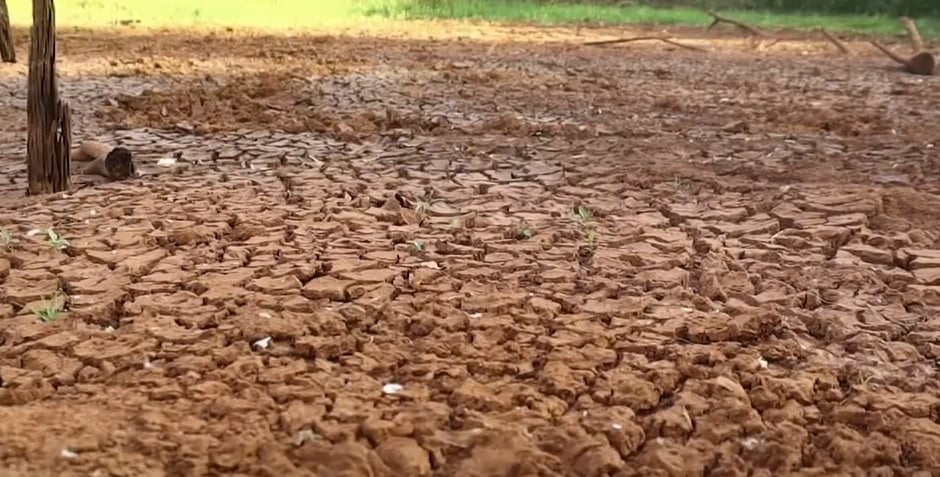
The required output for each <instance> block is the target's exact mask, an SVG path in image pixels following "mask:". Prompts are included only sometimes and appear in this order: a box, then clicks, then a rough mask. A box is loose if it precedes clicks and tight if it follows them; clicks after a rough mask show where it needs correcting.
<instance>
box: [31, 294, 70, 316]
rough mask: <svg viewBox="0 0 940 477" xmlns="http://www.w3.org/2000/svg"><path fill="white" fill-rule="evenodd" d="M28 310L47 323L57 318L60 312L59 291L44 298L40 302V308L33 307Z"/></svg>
mask: <svg viewBox="0 0 940 477" xmlns="http://www.w3.org/2000/svg"><path fill="white" fill-rule="evenodd" d="M30 311H32V312H33V314H34V315H36V316H37V317H38V318H39V321H42V322H43V323H48V322H50V321H55V320H57V319H59V314H60V313H62V303H60V302H59V293H58V292H56V293H53V294H52V296H51V297H49V298H46V299H44V300H43V302H42V308H40V309H38V310H37V309H35V308H32V309H30Z"/></svg>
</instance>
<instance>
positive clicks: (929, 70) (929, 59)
mask: <svg viewBox="0 0 940 477" xmlns="http://www.w3.org/2000/svg"><path fill="white" fill-rule="evenodd" d="M904 69H905V70H906V71H907V72H908V73H911V74H915V75H924V76H930V75H932V74H934V72H935V71H936V70H937V60H936V58H934V56H933V54H931V53H929V52H926V51H921V52H920V53H918V54H916V55H914V56H912V57H911V58H910V59H909V60H907V62H906V63H905V64H904Z"/></svg>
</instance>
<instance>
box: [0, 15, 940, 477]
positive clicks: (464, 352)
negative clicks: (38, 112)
mask: <svg viewBox="0 0 940 477" xmlns="http://www.w3.org/2000/svg"><path fill="white" fill-rule="evenodd" d="M435 28H436V29H435ZM461 28H463V27H457V26H453V25H451V26H446V25H444V26H436V27H435V26H431V25H428V26H427V29H426V30H424V31H422V34H423V35H424V36H425V38H415V35H412V36H411V37H408V36H407V35H404V34H390V35H385V36H384V37H382V36H381V35H378V34H371V35H351V34H350V35H335V36H326V35H320V36H310V35H308V36H304V35H297V36H293V37H274V36H264V35H254V36H245V35H242V34H235V33H226V32H221V33H218V32H216V33H205V34H193V33H191V34H187V35H183V34H180V33H174V32H163V33H161V34H157V35H155V34H150V33H141V32H137V33H134V32H111V33H108V32H105V33H101V32H97V33H90V32H65V33H63V34H62V35H61V42H60V55H61V66H60V70H61V90H62V93H63V95H64V97H65V99H67V100H68V101H69V102H70V103H71V105H72V107H73V108H74V109H75V111H76V112H75V136H76V137H75V139H76V141H78V140H80V139H83V138H85V139H93V138H94V139H101V140H104V141H108V142H110V143H112V144H115V145H117V144H120V145H123V146H125V147H128V148H130V149H131V150H132V151H133V152H134V153H135V154H136V156H137V158H138V161H139V162H140V167H141V169H142V170H143V171H144V172H145V173H146V174H145V175H144V176H143V177H141V178H139V179H135V180H132V181H128V182H125V183H117V184H103V183H101V182H100V181H96V180H93V179H90V178H87V177H81V176H76V177H75V181H74V186H73V189H72V190H71V191H69V192H68V193H65V194H55V195H50V196H46V197H39V198H24V197H23V195H24V194H23V191H24V183H25V166H24V164H23V159H22V158H23V155H24V152H25V144H26V141H25V130H24V126H25V98H26V89H25V71H26V67H25V65H24V64H22V63H21V64H19V65H0V83H2V85H3V91H4V93H5V94H3V95H2V96H0V145H2V148H0V167H2V169H3V171H4V174H5V177H6V178H7V180H5V181H3V182H4V183H3V185H2V186H0V196H2V200H3V207H2V208H0V226H2V227H3V230H4V231H6V232H7V234H8V235H9V239H8V240H7V237H6V236H4V237H2V238H3V239H4V241H5V242H8V243H4V244H3V251H2V253H0V257H2V258H0V280H2V293H0V298H2V299H0V379H2V383H0V442H2V443H3V444H2V445H0V467H2V469H3V471H2V474H3V475H4V476H7V475H9V476H52V475H55V476H97V477H103V476H135V477H137V476H201V475H245V476H248V475H263V476H264V475H267V476H277V477H286V476H295V475H296V476H300V475H307V476H309V475H318V476H323V477H342V476H347V477H360V476H390V477H391V476H417V477H420V476H428V475H437V476H456V477H470V476H473V477H497V476H591V477H594V476H619V477H626V476H699V475H711V476H737V475H740V476H745V475H750V476H772V475H796V474H799V475H857V476H861V475H869V476H892V475H897V476H900V475H906V476H907V475H914V476H918V475H920V476H927V475H937V472H940V402H938V393H940V383H938V376H937V366H938V358H940V315H938V311H940V242H938V238H940V198H938V195H937V193H938V190H940V187H938V174H940V160H938V156H937V152H936V151H937V148H936V147H935V146H936V145H937V141H938V140H940V88H938V80H937V79H936V78H918V77H912V76H907V75H905V74H903V73H901V72H898V71H896V70H894V69H891V67H889V65H888V64H887V63H886V62H885V60H884V59H883V58H880V57H878V56H874V55H873V54H871V53H870V52H869V50H866V49H865V46H864V44H863V43H853V44H852V47H853V48H856V49H858V50H859V51H860V52H861V53H860V54H858V55H856V56H853V57H852V58H851V59H846V58H843V57H840V56H837V54H836V53H834V52H833V51H832V50H831V49H830V48H828V47H826V46H825V45H820V44H809V43H796V42H785V43H781V44H778V45H774V46H773V47H771V48H765V49H753V48H751V47H750V46H749V45H748V44H747V42H745V41H741V40H736V39H734V38H731V37H729V35H727V34H723V36H722V37H721V38H718V37H716V38H712V39H707V38H698V39H688V40H687V41H690V42H695V43H696V44H698V45H701V46H705V47H707V48H709V49H710V52H708V53H698V52H694V51H688V50H682V49H675V48H670V47H667V46H666V45H659V44H653V45H644V44H639V43H636V44H630V45H627V46H622V47H609V48H599V47H584V46H579V45H578V44H577V43H576V42H578V41H583V40H585V39H587V38H597V37H600V36H603V35H605V34H610V32H600V31H594V32H592V31H587V30H582V31H580V32H576V31H565V30H542V31H539V30H533V29H523V28H517V29H506V28H503V29H498V28H492V27H483V26H480V27H473V28H470V27H466V29H464V30H461ZM467 32H470V33H467ZM686 33H688V34H689V35H691V33H692V32H686ZM428 35H431V36H434V37H435V38H434V39H428V38H426V37H427V36H428ZM689 35H687V36H689ZM18 43H19V45H20V46H25V45H26V39H25V36H24V33H23V32H19V34H18ZM895 47H896V48H900V46H898V45H895ZM863 50H864V52H862V51H863ZM20 55H21V58H23V59H25V58H26V51H25V48H21V51H20ZM161 159H162V161H160V160H161ZM158 161H159V162H158ZM170 163H173V164H170ZM579 212H580V214H579ZM49 228H53V229H54V231H55V232H56V233H58V234H59V235H60V236H61V237H62V238H64V240H66V241H67V242H68V245H67V246H65V244H64V243H60V245H62V246H63V247H62V250H59V249H58V248H56V247H54V246H53V245H54V244H53V243H52V242H51V241H50V240H49V238H48V236H47V233H46V231H47V230H48V229H49ZM52 302H55V303H56V304H55V305H52V307H53V308H54V307H55V306H58V305H61V306H62V308H63V311H62V312H61V313H59V314H58V315H56V316H54V317H52V318H55V319H52V320H48V321H43V320H41V319H39V316H38V315H37V312H36V311H34V310H40V309H42V308H43V307H44V306H46V304H47V303H52ZM47 307H48V306H47ZM47 317H48V316H47Z"/></svg>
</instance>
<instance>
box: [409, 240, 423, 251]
mask: <svg viewBox="0 0 940 477" xmlns="http://www.w3.org/2000/svg"><path fill="white" fill-rule="evenodd" d="M411 248H412V249H414V250H415V251H416V252H420V251H422V250H424V242H422V241H420V240H415V241H414V242H411Z"/></svg>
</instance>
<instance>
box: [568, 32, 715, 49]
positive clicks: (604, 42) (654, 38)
mask: <svg viewBox="0 0 940 477" xmlns="http://www.w3.org/2000/svg"><path fill="white" fill-rule="evenodd" d="M634 41H661V42H663V43H668V44H670V45H673V46H678V47H679V48H685V49H687V50H693V51H700V52H708V50H706V49H704V48H701V47H698V46H695V45H686V44H684V43H679V42H678V41H675V40H673V39H671V38H666V37H662V36H635V37H631V38H617V39H615V40H600V41H589V42H587V43H585V45H586V46H601V45H614V44H617V43H631V42H634Z"/></svg>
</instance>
